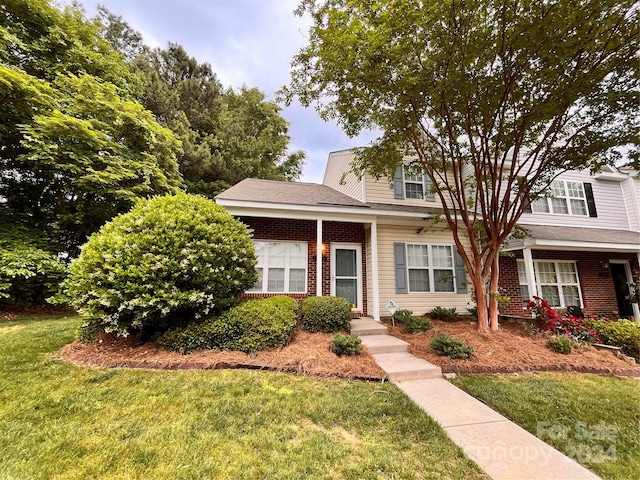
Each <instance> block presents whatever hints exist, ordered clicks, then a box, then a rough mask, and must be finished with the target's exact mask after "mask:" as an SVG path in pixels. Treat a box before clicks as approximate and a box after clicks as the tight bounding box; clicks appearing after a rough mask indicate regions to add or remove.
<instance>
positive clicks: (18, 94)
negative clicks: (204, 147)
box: [0, 0, 182, 255]
mask: <svg viewBox="0 0 640 480" xmlns="http://www.w3.org/2000/svg"><path fill="white" fill-rule="evenodd" d="M0 58H1V59H2V65H1V66H0V97H1V98H2V102H3V108H2V111H0V197H2V198H4V200H5V201H4V202H3V203H2V205H0V208H2V209H3V210H5V211H7V212H8V213H9V214H11V215H13V216H16V217H20V218H21V219H22V220H23V221H25V222H27V223H29V224H30V225H32V226H34V227H36V228H38V229H39V230H40V231H42V232H44V234H45V235H46V236H47V237H49V238H51V239H53V240H54V242H55V243H57V244H60V245H63V246H65V247H66V250H67V252H69V253H71V254H72V255H76V254H77V248H78V247H79V245H81V244H82V243H84V242H85V241H86V238H87V237H88V235H90V234H91V233H93V232H95V231H96V230H97V229H98V228H99V227H100V226H101V225H102V224H104V222H106V221H107V220H109V219H111V218H112V217H114V216H115V215H117V214H119V213H122V212H125V211H127V210H128V209H129V208H131V206H132V205H133V203H134V200H135V199H136V198H139V197H148V196H152V195H158V194H163V193H173V192H176V191H177V188H178V187H179V186H180V185H181V183H182V180H181V178H180V175H179V173H178V165H177V163H176V154H177V153H178V152H179V150H180V147H179V142H178V141H177V140H176V138H175V136H174V134H173V133H172V132H171V131H170V130H168V129H166V128H163V127H162V126H160V125H159V124H158V123H157V122H156V120H155V119H154V117H153V115H152V114H151V113H150V112H149V111H147V110H145V109H144V108H143V107H142V106H141V105H140V103H138V102H137V101H136V100H135V98H134V94H135V93H136V91H137V90H138V88H139V86H138V81H137V78H136V77H135V76H134V75H133V73H132V72H131V70H130V68H129V66H128V65H126V64H125V62H124V60H123V58H122V56H121V55H120V54H119V53H117V52H116V51H115V50H113V48H111V46H110V45H109V43H107V42H106V41H105V40H104V39H102V38H101V36H100V28H99V26H98V24H96V23H94V22H90V21H88V20H86V19H85V18H84V16H83V13H82V11H81V10H80V8H78V7H76V6H68V7H65V8H64V10H62V11H61V10H58V9H57V8H55V7H54V6H53V5H52V4H51V2H50V1H48V0H23V1H10V2H5V3H4V4H3V6H2V8H1V9H0Z"/></svg>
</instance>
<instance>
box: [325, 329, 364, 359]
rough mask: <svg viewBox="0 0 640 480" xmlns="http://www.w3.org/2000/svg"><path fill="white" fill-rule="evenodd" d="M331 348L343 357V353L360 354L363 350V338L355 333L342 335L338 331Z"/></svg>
mask: <svg viewBox="0 0 640 480" xmlns="http://www.w3.org/2000/svg"><path fill="white" fill-rule="evenodd" d="M329 349H330V350H331V351H332V352H333V353H335V354H336V355H338V356H339V357H341V356H342V355H349V356H352V355H358V354H359V353H360V352H362V340H360V338H359V337H357V336H355V335H342V334H341V333H336V336H335V337H333V340H332V341H331V344H330V346H329Z"/></svg>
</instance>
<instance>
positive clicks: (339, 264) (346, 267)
mask: <svg viewBox="0 0 640 480" xmlns="http://www.w3.org/2000/svg"><path fill="white" fill-rule="evenodd" d="M331 296H332V297H342V298H346V299H347V300H348V301H349V303H350V304H351V307H352V308H357V309H358V310H360V311H362V306H363V305H362V246H361V245H359V244H356V243H353V244H352V243H332V244H331Z"/></svg>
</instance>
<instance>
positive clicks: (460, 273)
mask: <svg viewBox="0 0 640 480" xmlns="http://www.w3.org/2000/svg"><path fill="white" fill-rule="evenodd" d="M451 248H453V250H454V252H455V255H454V256H453V259H454V267H455V275H456V291H457V293H467V292H468V290H469V289H468V287H467V272H466V270H465V269H464V261H463V260H462V257H461V256H460V254H459V253H458V252H457V251H456V247H455V245H454V246H453V247H451Z"/></svg>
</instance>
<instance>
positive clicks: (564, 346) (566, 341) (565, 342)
mask: <svg viewBox="0 0 640 480" xmlns="http://www.w3.org/2000/svg"><path fill="white" fill-rule="evenodd" d="M572 344H573V342H572V341H571V339H570V338H569V337H567V336H566V335H554V336H553V337H551V338H550V339H549V340H547V347H549V348H550V349H551V350H553V351H554V352H556V353H562V354H563V355H568V354H569V353H571V349H572V347H573V345H572Z"/></svg>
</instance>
